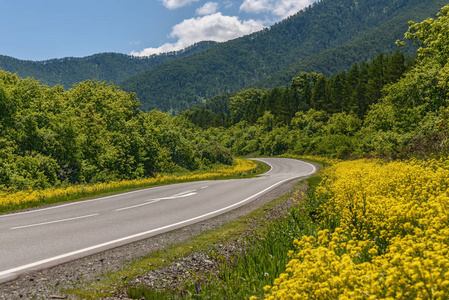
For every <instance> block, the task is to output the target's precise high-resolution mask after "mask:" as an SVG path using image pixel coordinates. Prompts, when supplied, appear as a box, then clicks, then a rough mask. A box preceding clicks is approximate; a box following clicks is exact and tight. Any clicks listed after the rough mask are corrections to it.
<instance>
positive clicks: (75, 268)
mask: <svg viewBox="0 0 449 300" xmlns="http://www.w3.org/2000/svg"><path fill="white" fill-rule="evenodd" d="M301 179H303V178H299V179H295V180H291V181H288V182H286V183H284V184H283V185H281V186H279V187H277V188H276V189H274V190H272V191H269V192H268V193H266V194H264V195H262V196H261V197H259V198H257V199H256V200H254V201H252V202H251V203H249V204H247V205H245V206H243V207H240V208H238V209H236V210H233V211H231V212H228V213H226V214H223V215H220V216H217V217H214V218H212V219H209V220H206V221H202V222H200V223H197V224H193V225H190V226H187V227H184V228H181V229H178V230H175V231H172V232H168V233H164V234H161V235H157V236H154V237H151V238H148V239H145V240H142V241H139V242H135V243H131V244H128V245H124V246H121V247H118V248H115V249H112V250H108V251H105V252H102V253H99V254H95V255H92V256H88V257H85V258H82V259H79V260H76V261H72V262H69V263H65V264H62V265H59V266H56V267H52V268H49V269H45V270H40V271H34V272H29V273H27V274H25V275H22V276H21V277H19V278H17V279H15V280H14V281H11V282H7V283H3V284H0V299H1V300H3V299H5V300H6V299H7V300H14V299H75V298H74V297H73V296H71V295H64V294H63V292H61V291H63V290H67V289H70V288H80V287H82V286H83V285H85V284H88V283H92V282H95V281H100V280H101V279H102V278H103V277H104V274H106V273H107V272H109V271H116V270H120V269H121V268H122V267H123V266H125V265H126V264H127V263H129V261H132V260H135V259H138V258H141V257H143V256H146V255H148V254H149V253H151V252H153V251H158V250H163V249H165V248H166V247H167V245H170V244H177V243H182V242H184V241H187V240H188V239H189V238H191V237H194V236H196V235H198V234H200V233H202V232H204V231H208V230H213V229H216V228H218V227H220V226H222V225H223V224H225V223H227V222H231V221H234V220H236V219H237V218H239V217H241V216H244V215H247V214H249V213H250V212H251V211H253V210H256V209H257V208H260V207H261V206H263V205H264V204H266V203H268V202H270V201H271V200H273V199H275V198H277V197H279V196H281V195H284V194H286V193H288V192H289V191H290V190H291V189H292V188H293V187H294V185H295V184H296V183H298V181H300V180H301ZM292 205H293V203H292V201H289V200H287V201H285V202H283V203H279V204H278V205H277V206H276V207H274V208H273V209H272V210H271V211H270V212H269V213H267V215H266V216H265V217H263V218H262V220H258V219H254V220H251V221H252V223H251V225H250V228H252V227H255V226H257V224H259V222H267V221H268V220H267V219H276V218H279V217H281V216H282V215H284V214H285V213H287V212H288V211H289V208H291V206H292ZM247 234H251V230H248V232H247V233H245V234H244V235H242V236H238V237H235V238H233V239H232V240H230V241H227V242H225V243H223V244H219V245H217V247H216V251H217V252H219V253H220V254H222V255H224V256H229V255H231V254H232V253H234V252H235V251H239V250H240V249H241V246H242V243H244V236H245V235H247ZM211 271H212V272H214V271H215V262H214V261H213V259H211V258H210V257H208V256H207V254H206V253H201V252H196V253H192V254H190V255H188V256H187V257H184V258H180V259H179V260H178V261H177V262H175V263H173V264H171V265H168V266H166V267H163V268H160V269H158V270H155V271H152V272H149V273H147V274H142V275H141V276H138V277H136V278H135V279H134V280H133V282H132V283H133V284H135V285H139V284H143V285H145V286H151V287H155V288H158V287H169V286H171V287H176V286H177V285H178V284H179V283H180V282H182V281H183V280H184V278H186V277H188V276H189V275H190V274H191V273H192V272H193V273H201V272H203V273H205V274H206V273H207V274H209V273H210V272H211ZM109 299H127V297H126V292H125V291H121V292H120V293H118V294H117V295H115V296H114V297H112V298H109Z"/></svg>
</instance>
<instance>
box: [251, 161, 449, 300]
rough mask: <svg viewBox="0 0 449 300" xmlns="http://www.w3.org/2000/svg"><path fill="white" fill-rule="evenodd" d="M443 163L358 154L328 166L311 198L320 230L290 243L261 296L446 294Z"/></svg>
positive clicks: (447, 184)
mask: <svg viewBox="0 0 449 300" xmlns="http://www.w3.org/2000/svg"><path fill="white" fill-rule="evenodd" d="M448 163H449V162H448V161H447V160H445V159H441V160H428V161H425V162H423V161H418V160H409V161H395V162H390V163H385V162H384V161H380V160H365V159H364V160H356V161H347V162H341V163H338V164H336V165H334V166H332V167H330V168H326V170H324V173H323V181H322V182H321V183H320V185H319V186H318V187H317V188H316V193H315V194H314V196H313V198H312V199H309V201H310V202H314V203H316V204H317V205H316V210H315V213H316V214H315V217H316V219H317V222H318V223H319V224H320V230H318V232H317V234H312V235H304V236H302V237H299V238H298V239H296V240H295V241H294V245H295V248H296V249H295V250H294V251H290V253H289V257H290V261H289V262H288V263H287V265H286V271H285V272H284V273H282V274H280V275H279V277H278V278H277V279H275V280H274V284H273V285H271V286H270V285H267V286H265V287H264V290H265V292H266V295H265V296H266V297H265V298H266V299H447V297H448V296H449V292H448V291H449V280H448V278H449V258H448V253H449V242H448V241H449V223H448V218H447V214H448V203H449V197H448V188H449V180H448V177H447V174H448V172H449V169H448V166H449V164H448ZM299 206H300V209H301V207H302V208H305V206H303V205H301V204H299ZM303 213H308V211H307V210H304V211H303ZM253 299H257V298H256V297H253Z"/></svg>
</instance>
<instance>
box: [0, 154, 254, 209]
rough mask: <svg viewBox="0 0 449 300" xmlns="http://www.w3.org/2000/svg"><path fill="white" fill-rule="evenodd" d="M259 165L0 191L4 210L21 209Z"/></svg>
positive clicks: (240, 163) (240, 162)
mask: <svg viewBox="0 0 449 300" xmlns="http://www.w3.org/2000/svg"><path fill="white" fill-rule="evenodd" d="M257 168H258V165H257V164H256V163H255V162H254V161H251V160H244V159H235V164H234V165H233V166H225V167H222V168H219V169H216V170H209V171H208V172H206V173H204V172H203V173H190V174H187V175H158V176H157V177H154V178H145V179H136V180H122V181H111V182H106V183H97V184H93V185H88V186H87V185H72V186H68V187H64V188H52V189H46V190H31V189H29V190H26V191H19V192H16V193H6V192H1V191H0V206H10V205H14V206H21V205H23V204H26V203H30V202H42V203H45V202H46V200H50V199H54V198H63V197H70V196H73V195H82V196H88V195H89V194H92V195H93V194H96V193H98V192H101V191H113V190H115V189H120V188H127V187H129V188H139V187H146V186H153V185H160V184H168V183H173V182H182V181H196V180H208V179H218V178H226V177H232V176H239V175H245V174H248V173H252V172H254V171H255V170H256V169H257Z"/></svg>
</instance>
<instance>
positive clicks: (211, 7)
mask: <svg viewBox="0 0 449 300" xmlns="http://www.w3.org/2000/svg"><path fill="white" fill-rule="evenodd" d="M217 9H218V3H217V2H207V3H206V4H204V5H203V6H202V7H200V8H198V9H197V10H196V14H197V15H210V14H214V13H216V12H217Z"/></svg>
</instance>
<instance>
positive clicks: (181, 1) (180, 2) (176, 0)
mask: <svg viewBox="0 0 449 300" xmlns="http://www.w3.org/2000/svg"><path fill="white" fill-rule="evenodd" d="M197 1H199V0H162V3H163V4H164V6H165V7H166V8H168V9H175V8H179V7H183V6H186V5H187V4H190V3H192V2H197Z"/></svg>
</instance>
